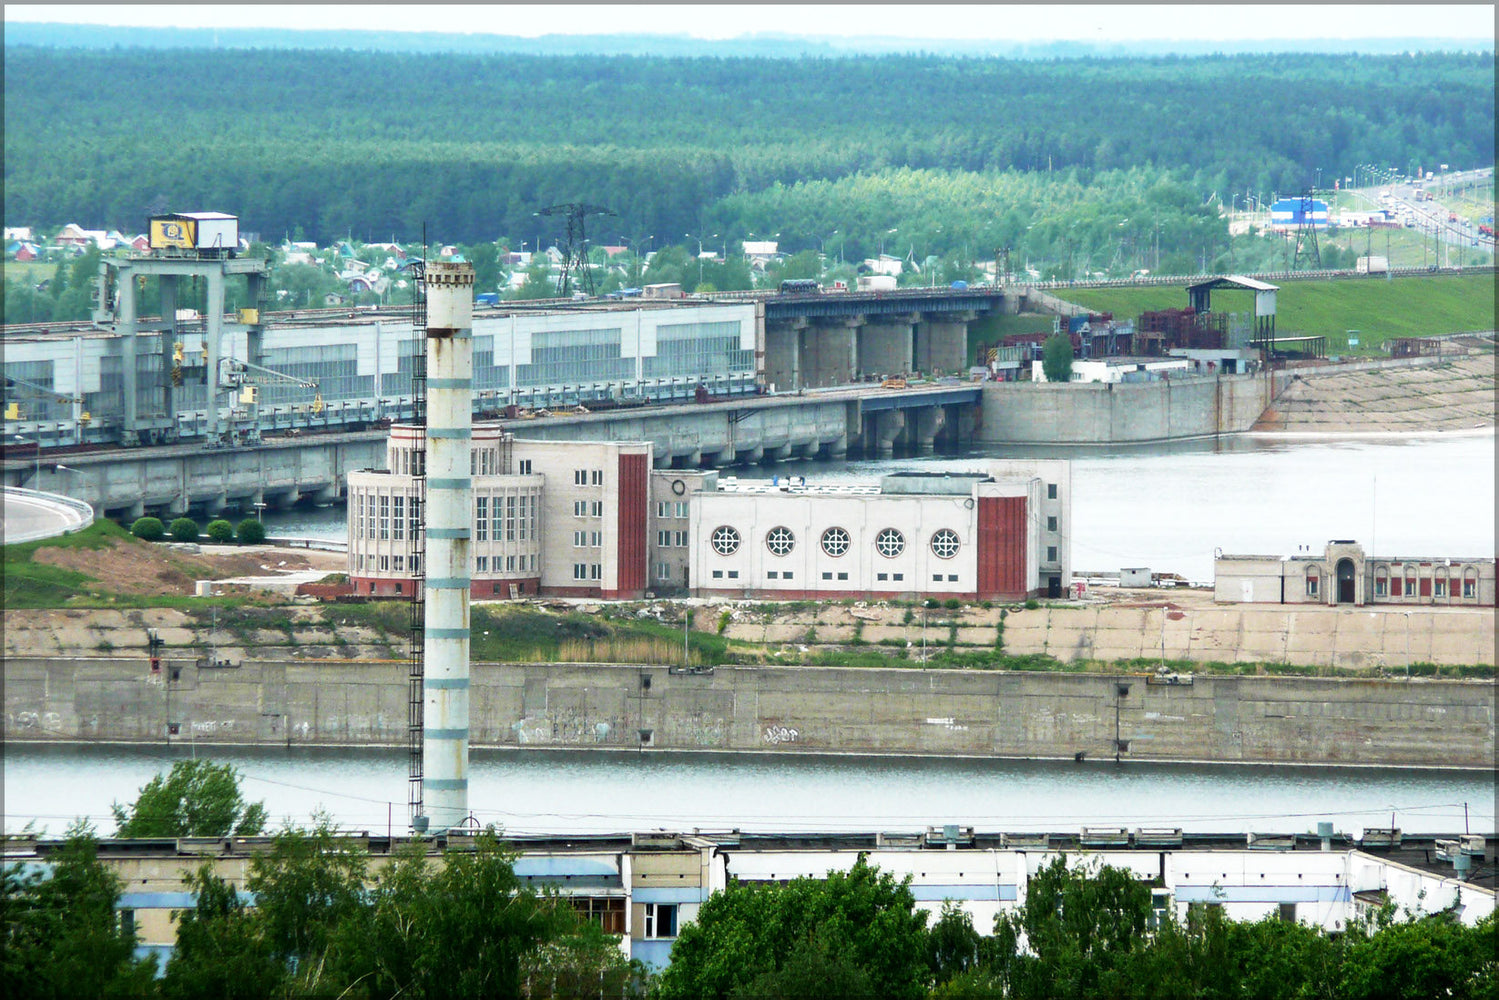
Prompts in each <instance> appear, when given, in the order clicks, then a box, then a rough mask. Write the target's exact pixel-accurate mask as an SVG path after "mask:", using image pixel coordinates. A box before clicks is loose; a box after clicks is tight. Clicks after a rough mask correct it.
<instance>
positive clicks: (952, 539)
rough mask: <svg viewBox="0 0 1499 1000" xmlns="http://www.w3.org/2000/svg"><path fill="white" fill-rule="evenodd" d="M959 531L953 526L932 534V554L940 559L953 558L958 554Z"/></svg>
mask: <svg viewBox="0 0 1499 1000" xmlns="http://www.w3.org/2000/svg"><path fill="white" fill-rule="evenodd" d="M959 547H960V543H959V542H958V533H957V532H956V531H954V530H952V529H951V528H943V529H942V530H941V531H938V532H937V533H935V534H934V535H932V554H933V555H935V556H937V558H939V559H951V558H952V557H953V556H955V555H957V554H958V548H959Z"/></svg>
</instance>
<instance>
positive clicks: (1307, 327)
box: [1064, 271, 1494, 354]
mask: <svg viewBox="0 0 1499 1000" xmlns="http://www.w3.org/2000/svg"><path fill="white" fill-rule="evenodd" d="M1064 298H1066V299H1067V300H1068V301H1070V302H1076V303H1077V304H1078V305H1081V306H1084V307H1086V308H1088V309H1091V310H1093V311H1094V312H1111V313H1113V314H1114V315H1115V316H1116V317H1118V318H1120V319H1133V318H1134V317H1137V316H1139V315H1140V313H1142V312H1148V311H1151V310H1156V309H1182V308H1185V307H1186V305H1187V293H1186V289H1185V286H1159V287H1151V288H1087V289H1081V288H1080V289H1075V290H1072V291H1068V292H1066V294H1065V295H1064ZM1213 308H1214V309H1215V310H1218V311H1220V312H1230V313H1232V312H1246V313H1247V312H1250V311H1251V310H1252V309H1253V308H1254V302H1253V299H1252V297H1251V295H1250V293H1249V292H1215V293H1214V295H1213ZM1275 329H1276V332H1277V333H1280V334H1284V335H1286V336H1303V335H1306V336H1324V337H1326V338H1327V351H1328V353H1329V354H1382V353H1385V347H1384V344H1385V342H1386V341H1388V340H1390V339H1391V338H1396V337H1424V336H1432V335H1434V334H1443V333H1465V332H1468V331H1473V330H1492V329H1494V272H1492V271H1489V272H1487V273H1483V274H1461V275H1459V274H1433V275H1421V276H1417V277H1400V278H1395V279H1394V280H1392V281H1386V280H1383V279H1380V278H1363V279H1343V280H1336V281H1335V280H1327V281H1288V282H1285V283H1283V284H1282V285H1281V287H1280V292H1279V293H1278V294H1277V296H1276V322H1275ZM1349 330H1358V331H1359V332H1360V334H1359V346H1358V347H1356V348H1353V349H1351V350H1350V349H1349V347H1348V338H1347V331H1349Z"/></svg>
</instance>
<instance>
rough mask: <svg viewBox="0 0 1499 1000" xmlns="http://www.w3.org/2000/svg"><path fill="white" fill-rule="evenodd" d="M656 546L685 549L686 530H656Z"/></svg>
mask: <svg viewBox="0 0 1499 1000" xmlns="http://www.w3.org/2000/svg"><path fill="white" fill-rule="evenodd" d="M656 547H657V548H662V549H669V548H679V549H685V548H686V547H687V532H685V531H658V532H656Z"/></svg>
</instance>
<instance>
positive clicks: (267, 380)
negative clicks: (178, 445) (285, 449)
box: [205, 358, 325, 448]
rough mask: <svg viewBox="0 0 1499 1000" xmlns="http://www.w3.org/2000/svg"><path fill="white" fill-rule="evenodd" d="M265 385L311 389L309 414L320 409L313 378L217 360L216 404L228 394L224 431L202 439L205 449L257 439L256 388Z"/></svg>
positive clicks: (319, 393)
mask: <svg viewBox="0 0 1499 1000" xmlns="http://www.w3.org/2000/svg"><path fill="white" fill-rule="evenodd" d="M266 385H295V386H301V387H302V388H304V389H312V390H313V397H312V406H311V413H312V414H314V415H316V414H320V413H322V412H323V410H324V408H325V407H324V404H323V394H322V393H321V392H320V391H318V384H317V381H316V380H315V379H308V378H299V377H297V376H295V375H288V374H286V373H285V372H278V371H276V370H275V369H273V368H266V367H264V366H262V365H257V364H254V363H253V362H249V361H240V360H239V359H237V358H223V359H221V361H220V362H219V380H218V385H217V388H218V392H217V393H216V395H215V399H216V403H217V401H219V400H222V399H223V397H224V396H228V397H229V426H228V430H227V433H225V434H223V435H221V436H220V437H218V438H212V437H211V438H209V440H207V441H206V442H205V444H206V446H207V447H209V448H222V447H225V446H231V447H232V446H235V445H240V444H254V443H256V442H258V441H259V440H260V410H259V407H260V388H261V386H266Z"/></svg>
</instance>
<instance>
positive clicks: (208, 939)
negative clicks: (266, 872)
mask: <svg viewBox="0 0 1499 1000" xmlns="http://www.w3.org/2000/svg"><path fill="white" fill-rule="evenodd" d="M185 881H186V882H187V885H188V888H189V889H191V890H192V892H193V894H194V897H195V899H194V906H193V908H192V909H189V910H185V911H183V913H182V915H181V916H180V917H179V919H178V922H177V944H176V947H175V948H173V950H172V958H171V961H170V962H168V963H167V967H166V974H165V976H164V977H163V979H162V982H161V995H162V997H163V998H165V1000H199V998H201V997H216V998H219V997H221V998H223V1000H261V998H263V997H270V996H273V995H274V994H275V992H276V990H277V988H278V987H279V986H280V985H281V984H282V983H283V982H284V981H285V980H286V978H287V966H286V964H285V963H284V962H282V961H281V960H280V959H278V958H277V957H276V956H275V954H274V953H273V951H272V949H271V946H270V942H269V941H268V940H267V939H266V936H265V930H264V926H263V922H262V921H260V920H259V919H257V914H256V912H255V911H254V910H251V909H248V908H247V907H246V906H245V905H244V903H243V902H242V901H241V900H240V898H239V893H238V892H237V891H235V889H234V887H233V886H232V885H230V884H229V883H228V882H226V881H225V880H224V879H222V878H220V877H219V876H217V875H215V874H214V871H213V864H212V863H211V862H206V861H205V862H204V863H203V865H202V867H201V868H199V869H198V870H197V871H196V872H191V873H189V874H188V875H187V877H186V880H185Z"/></svg>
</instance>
